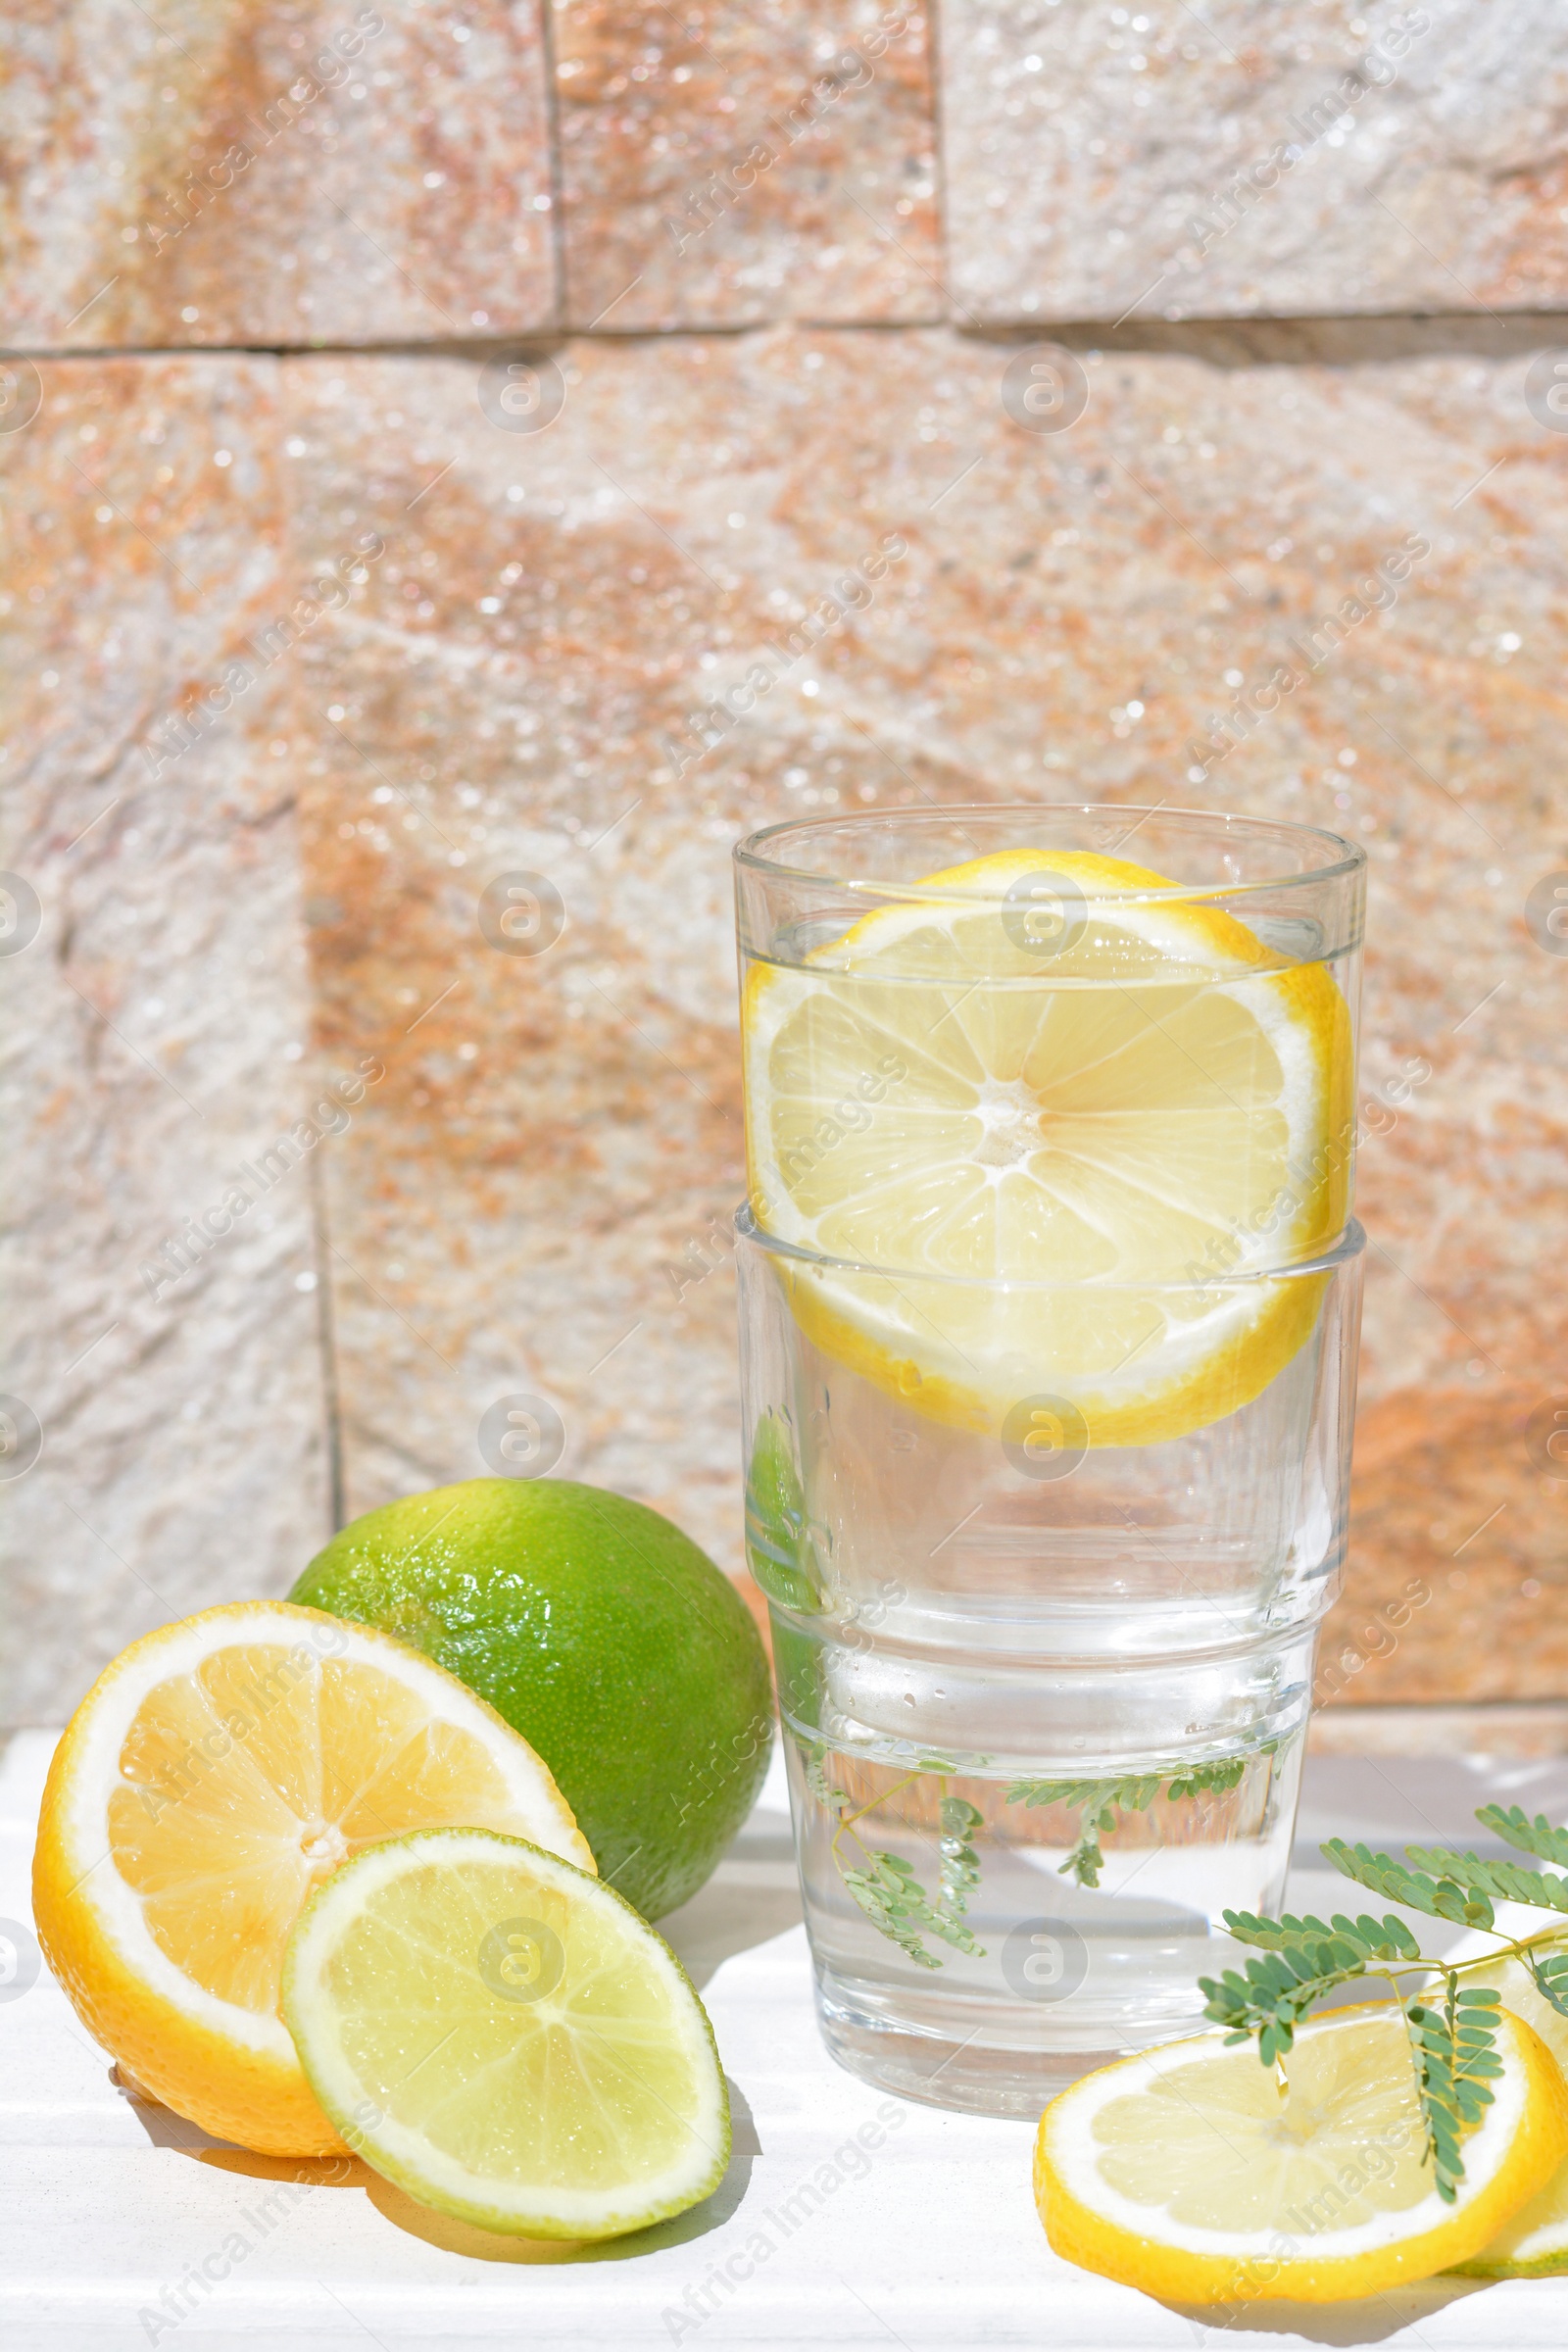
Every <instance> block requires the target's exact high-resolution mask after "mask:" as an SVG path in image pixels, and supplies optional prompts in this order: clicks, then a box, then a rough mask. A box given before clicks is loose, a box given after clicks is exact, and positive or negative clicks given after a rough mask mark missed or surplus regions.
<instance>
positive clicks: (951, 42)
mask: <svg viewBox="0 0 1568 2352" xmlns="http://www.w3.org/2000/svg"><path fill="white" fill-rule="evenodd" d="M942 53H943V77H944V87H943V123H944V154H945V171H946V176H947V186H948V225H949V234H950V239H951V270H952V281H953V288H954V297H955V300H956V303H958V304H959V305H960V307H961V309H962V310H963V311H965V312H967V313H972V314H974V315H976V316H978V317H979V318H981V319H1117V318H1120V317H1121V316H1122V315H1123V314H1125V313H1127V312H1129V311H1131V310H1133V309H1134V308H1135V307H1136V308H1137V309H1138V310H1139V311H1140V314H1141V315H1149V316H1153V317H1157V316H1159V315H1160V314H1164V315H1165V316H1168V317H1172V318H1194V317H1213V316H1221V315H1225V314H1228V313H1233V312H1269V311H1273V312H1287V313H1288V312H1313V311H1317V312H1329V313H1343V312H1356V311H1430V310H1439V311H1464V310H1485V309H1486V308H1488V307H1489V306H1495V307H1497V308H1499V309H1532V310H1540V309H1549V308H1551V307H1553V306H1554V305H1555V306H1560V305H1561V304H1562V303H1563V302H1564V300H1565V297H1568V227H1565V221H1568V208H1565V202H1564V200H1565V197H1568V167H1565V165H1564V162H1563V128H1564V123H1565V121H1568V21H1565V20H1564V18H1563V15H1562V12H1561V10H1560V9H1558V8H1555V7H1553V6H1552V5H1551V0H1510V5H1508V6H1506V7H1497V8H1474V7H1471V6H1469V5H1467V0H1430V5H1428V6H1425V7H1421V8H1402V9H1401V8H1397V7H1391V6H1386V5H1372V6H1367V7H1359V6H1357V5H1354V4H1353V0H1282V4H1281V5H1276V6H1273V7H1270V8H1267V9H1259V8H1257V7H1256V6H1254V5H1252V0H1215V4H1214V5H1213V6H1211V7H1208V8H1205V9H1202V10H1194V9H1190V8H1186V7H1184V6H1181V5H1179V0H1150V5H1149V6H1148V7H1147V9H1145V10H1142V11H1139V12H1136V13H1135V12H1132V11H1129V10H1128V9H1126V8H1121V7H1116V8H1112V7H1109V6H1107V5H1105V4H1104V0H1065V4H1058V0H953V4H952V5H951V6H949V7H948V8H947V9H946V10H945V11H944V14H943V28H942Z"/></svg>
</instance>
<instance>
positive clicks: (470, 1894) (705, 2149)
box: [283, 1830, 730, 2238]
mask: <svg viewBox="0 0 1568 2352" xmlns="http://www.w3.org/2000/svg"><path fill="white" fill-rule="evenodd" d="M283 2014H284V2016H285V2017H286V2018H287V2020H288V2023H289V2025H290V2027H291V2029H292V2031H293V2034H294V2038H295V2041H296V2042H297V2044H298V2046H299V2052H300V2056H301V2058H302V2059H303V2060H304V2062H305V2069H306V2072H307V2074H308V2075H309V2076H310V2079H311V2082H312V2084H313V2086H314V2088H315V2090H316V2092H317V2095H318V2097H319V2099H320V2102H321V2105H322V2106H323V2107H324V2108H325V2110H326V2112H327V2113H328V2115H330V2116H331V2118H332V2120H333V2122H334V2123H335V2124H336V2125H337V2127H338V2129H339V2131H341V2133H342V2135H343V2137H344V2139H345V2140H346V2142H347V2143H348V2145H349V2146H350V2147H353V2148H355V2149H357V2150H358V2151H359V2153H360V2154H361V2155H363V2156H364V2157H365V2158H366V2160H367V2162H368V2163H369V2164H372V2165H374V2166H375V2168H376V2170H377V2171H378V2172H381V2173H384V2174H385V2175H386V2176H387V2178H388V2179H389V2180H395V2181H396V2182H397V2183H398V2185H399V2186H400V2187H402V2188H405V2189H407V2190H408V2191H409V2193H410V2195H411V2196H414V2197H417V2199H418V2200H419V2201H420V2203H421V2204H425V2205H433V2206H435V2207H437V2208H438V2209H439V2210H440V2211H442V2212H444V2213H450V2214H454V2215H456V2216H457V2217H458V2218H459V2219H460V2220H463V2221H467V2222H472V2223H474V2224H475V2225H476V2226H477V2227H478V2228H480V2229H495V2230H514V2231H516V2232H517V2233H518V2234H520V2235H523V2236H527V2237H589V2238H596V2237H616V2236H620V2235H621V2234H623V2233H624V2232H625V2231H626V2230H629V2229H643V2228H644V2227H645V2226H646V2225H647V2224H648V2223H650V2222H658V2221H663V2220H665V2219H667V2218H668V2216H669V2215H671V2214H675V2213H683V2212H684V2211H685V2210H686V2208H687V2207H688V2206H689V2205H695V2204H696V2203H697V2202H698V2201H699V2199H700V2198H703V2197H706V2196H707V2195H708V2194H709V2193H710V2191H711V2190H712V2189H714V2188H716V2187H717V2185H718V2183H719V2181H720V2180H721V2179H722V2178H723V2174H724V2168H725V2166H726V2165H727V2163H728V2161H729V2147H730V2131H729V2100H728V2096H727V2094H726V2092H725V2088H724V2078H723V2076H722V2074H721V2073H720V2071H719V2064H718V2056H717V2053H716V2051H715V2049H714V2046H713V2035H712V2030H711V2027H710V2025H709V2022H708V2018H707V2015H706V2013H705V2012H704V2009H703V2005H702V2003H701V2002H700V2001H699V1999H698V1998H697V1995H696V1993H695V1992H694V1991H693V1989H692V1985H691V1982H690V1979H689V1978H688V1977H687V1975H686V1972H685V1970H684V1969H683V1968H682V1967H681V1965H680V1963H679V1961H678V1960H677V1959H676V1958H675V1955H674V1953H673V1952H672V1951H671V1950H670V1949H669V1946H668V1945H667V1944H666V1943H665V1942H664V1941H663V1939H662V1937H661V1936H657V1935H656V1934H655V1933H654V1930H653V1929H652V1928H651V1927H649V1926H648V1924H647V1922H646V1921H645V1920H643V1919H642V1918H640V1917H639V1915H638V1914H637V1913H636V1912H635V1911H634V1910H633V1909H632V1907H631V1905H630V1904H629V1903H628V1902H627V1901H626V1900H625V1898H624V1897H623V1896H622V1895H618V1894H616V1893H615V1892H614V1890H613V1887H607V1886H605V1885H604V1884H602V1882H601V1881H600V1880H598V1879H594V1878H589V1877H587V1876H585V1874H584V1873H583V1872H582V1871H580V1870H573V1869H572V1868H571V1866H570V1864H569V1863H565V1862H562V1861H558V1860H557V1859H556V1858H555V1857H554V1856H552V1855H550V1854H546V1853H543V1852H541V1851H540V1850H539V1849H538V1847H536V1846H532V1845H528V1844H524V1843H522V1842H520V1841H519V1840H517V1839H515V1838H497V1837H494V1836H492V1835H490V1834H489V1833H487V1832H485V1831H479V1830H426V1831H420V1832H418V1833H417V1834H416V1835H415V1836H413V1837H409V1838H395V1839H394V1840H392V1841H391V1842H390V1843H389V1844H385V1845H377V1846H374V1847H371V1848H370V1849H368V1851H367V1852H365V1853H362V1854H358V1855H356V1857H355V1858H354V1860H353V1861H352V1862H346V1863H345V1864H344V1865H343V1868H342V1869H341V1870H339V1871H336V1872H334V1873H333V1875H332V1877H331V1878H330V1879H328V1880H327V1882H326V1884H325V1886H324V1887H321V1888H320V1890H319V1893H317V1894H316V1895H315V1896H313V1898H312V1900H311V1902H310V1905H309V1906H308V1908H307V1909H306V1911H305V1912H304V1914H303V1915H302V1917H301V1919H300V1923H299V1926H298V1927H297V1928H296V1929H295V1931H294V1934H293V1936H292V1937H291V1939H290V1942H289V1952H288V1961H287V1965H286V1967H285V1970H284V1976H283Z"/></svg>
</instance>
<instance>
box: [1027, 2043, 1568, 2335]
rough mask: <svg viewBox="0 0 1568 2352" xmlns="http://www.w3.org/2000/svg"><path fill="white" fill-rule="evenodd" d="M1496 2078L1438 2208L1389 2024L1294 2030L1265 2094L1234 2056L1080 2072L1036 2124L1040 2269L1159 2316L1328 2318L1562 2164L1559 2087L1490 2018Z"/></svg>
mask: <svg viewBox="0 0 1568 2352" xmlns="http://www.w3.org/2000/svg"><path fill="white" fill-rule="evenodd" d="M1496 2049H1497V2055H1498V2056H1499V2058H1500V2059H1501V2061H1502V2072H1501V2074H1500V2076H1499V2077H1498V2078H1497V2079H1496V2080H1495V2082H1494V2083H1493V2085H1492V2088H1493V2092H1494V2101H1493V2104H1492V2105H1491V2106H1490V2107H1489V2108H1488V2109H1487V2110H1486V2112H1485V2115H1484V2117H1483V2120H1482V2122H1481V2123H1480V2124H1478V2125H1477V2126H1476V2128H1475V2129H1474V2131H1472V2132H1471V2133H1470V2134H1469V2136H1468V2137H1467V2138H1466V2140H1465V2142H1464V2167H1465V2172H1464V2179H1463V2180H1462V2181H1461V2182H1460V2183H1459V2187H1458V2190H1457V2193H1456V2196H1455V2200H1454V2202H1453V2203H1452V2204H1451V2205H1448V2204H1446V2203H1445V2202H1444V2200H1443V2199H1442V2198H1441V2197H1440V2196H1439V2194H1438V2190H1437V2183H1436V2176H1435V2175H1434V2173H1433V2171H1432V2169H1431V2168H1430V2166H1428V2165H1425V2164H1424V2163H1423V2162H1422V2151H1423V2148H1424V2145H1425V2132H1424V2130H1423V2126H1422V2121H1421V2115H1420V2109H1419V2105H1418V2102H1417V2099H1416V2094H1415V2086H1414V2077H1413V2074H1412V2070H1411V2061H1410V2052H1409V2044H1408V2042H1407V2040H1406V2036H1405V2029H1404V2024H1403V2020H1402V2018H1401V2017H1400V2015H1399V2014H1398V2013H1397V2011H1396V2010H1393V2009H1392V2008H1390V2007H1385V2006H1382V2005H1380V2004H1369V2005H1367V2006H1365V2007H1361V2008H1355V2009H1342V2010H1339V2011H1336V2012H1333V2013H1331V2014H1330V2015H1328V2016H1326V2017H1321V2018H1317V2019H1313V2020H1311V2021H1310V2022H1308V2023H1307V2024H1306V2025H1304V2026H1300V2027H1299V2028H1298V2029H1297V2034H1296V2046H1295V2048H1294V2049H1293V2050H1292V2052H1291V2054H1290V2058H1289V2060H1288V2062H1287V2064H1288V2069H1289V2088H1288V2090H1287V2091H1286V2092H1284V2093H1282V2092H1281V2090H1280V2088H1279V2086H1278V2083H1277V2082H1276V2079H1275V2075H1274V2072H1273V2070H1272V2069H1271V2068H1267V2067H1264V2066H1261V2065H1259V2063H1258V2058H1257V2052H1256V2050H1255V2048H1253V2047H1252V2045H1251V2044H1250V2043H1247V2044H1238V2045H1235V2046H1229V2047H1228V2046H1227V2044H1226V2040H1225V2036H1224V2035H1223V2034H1219V2033H1215V2034H1201V2035H1200V2036H1199V2037H1198V2038H1197V2039H1196V2040H1193V2041H1183V2042H1175V2043H1171V2044H1169V2045H1168V2046H1167V2047H1165V2048H1163V2049H1157V2050H1151V2051H1147V2052H1145V2053H1143V2054H1142V2055H1141V2056H1139V2057H1136V2058H1124V2059H1122V2060H1120V2061H1119V2062H1118V2063H1117V2064H1116V2065H1115V2066H1107V2067H1103V2068H1102V2069H1101V2070H1100V2072H1099V2073H1098V2074H1093V2075H1087V2076H1086V2077H1085V2078H1084V2080H1083V2081H1082V2082H1075V2083H1074V2084H1073V2086H1072V2088H1071V2089H1070V2090H1065V2091H1063V2092H1062V2093H1061V2095H1060V2096H1059V2098H1056V2099H1054V2100H1053V2101H1052V2103H1051V2105H1050V2106H1049V2107H1048V2108H1047V2109H1046V2112H1045V2114H1044V2115H1043V2116H1042V2118H1041V2121H1040V2135H1039V2139H1038V2141H1037V2143H1036V2148H1035V2199H1036V2203H1037V2204H1038V2205H1039V2208H1040V2214H1041V2218H1042V2220H1043V2221H1044V2223H1045V2226H1046V2234H1047V2236H1048V2237H1049V2238H1050V2240H1051V2242H1052V2244H1053V2246H1054V2248H1055V2250H1056V2252H1057V2253H1058V2254H1063V2255H1065V2256H1066V2257H1067V2259H1068V2260H1069V2261H1071V2262H1077V2263H1081V2264H1082V2265H1083V2267H1084V2269H1085V2270H1090V2271H1099V2272H1100V2273H1102V2274H1103V2276H1104V2277H1105V2278H1115V2279H1119V2280H1120V2281H1121V2282H1122V2283H1123V2284H1124V2285H1127V2286H1138V2287H1142V2288H1143V2289H1144V2291H1145V2292H1146V2293H1148V2294H1152V2295H1159V2296H1165V2297H1169V2298H1172V2299H1174V2300H1176V2301H1178V2302H1188V2303H1210V2302H1220V2303H1223V2302H1233V2301H1248V2300H1250V2299H1252V2298H1254V2297H1261V2296H1285V2297H1288V2298H1291V2299H1294V2300H1298V2301H1301V2302H1308V2303H1333V2302H1338V2301H1340V2300H1342V2299H1343V2298H1345V2297H1348V2296H1354V2295H1367V2294H1372V2293H1375V2292H1377V2291H1378V2290H1380V2289H1381V2288H1384V2287H1388V2286H1394V2285H1397V2284H1398V2283H1399V2282H1400V2281H1401V2280H1406V2279H1413V2278H1429V2277H1431V2276H1432V2274H1433V2273H1434V2272H1436V2271H1441V2270H1446V2269H1448V2268H1451V2267H1452V2266H1453V2265H1454V2264H1456V2263H1460V2262H1463V2261H1465V2260H1466V2259H1467V2258H1468V2257H1469V2256H1470V2255H1472V2254H1474V2253H1476V2252H1477V2251H1478V2250H1479V2249H1480V2248H1481V2247H1482V2246H1484V2245H1485V2244H1486V2243H1487V2242H1488V2240H1489V2239H1490V2238H1491V2237H1493V2236H1494V2235H1495V2232H1496V2230H1497V2229H1499V2228H1500V2227H1501V2225H1502V2224H1503V2223H1504V2222H1505V2221H1506V2220H1507V2218H1508V2216H1509V2215H1510V2214H1512V2213H1515V2212H1516V2211H1517V2210H1518V2208H1519V2207H1520V2206H1521V2205H1523V2204H1524V2203H1525V2202H1526V2200H1527V2199H1528V2198H1530V2197H1531V2196H1533V2195H1534V2194H1535V2193H1536V2191H1537V2190H1538V2189H1539V2188H1540V2187H1541V2186H1542V2185H1543V2183H1544V2181H1545V2180H1548V2179H1549V2178H1550V2176H1551V2175H1552V2173H1553V2172H1554V2171H1555V2169H1556V2168H1557V2166H1558V2165H1559V2164H1560V2163H1561V2162H1562V2160H1563V2157H1564V2156H1565V2155H1568V2088H1565V2086H1564V2083H1563V2079H1562V2076H1561V2075H1560V2073H1559V2072H1558V2070H1557V2065H1556V2061H1555V2060H1554V2059H1553V2058H1552V2056H1551V2055H1550V2053H1549V2051H1548V2050H1547V2049H1546V2048H1545V2047H1544V2044H1543V2043H1542V2042H1541V2041H1540V2040H1539V2039H1538V2038H1537V2036H1536V2035H1535V2034H1533V2033H1532V2032H1531V2030H1530V2028H1529V2027H1528V2026H1526V2025H1524V2024H1522V2023H1521V2022H1520V2020H1519V2019H1518V2018H1516V2017H1513V2016H1511V2015H1510V2014H1509V2013H1508V2012H1507V2011H1506V2010H1504V2011H1503V2012H1502V2013H1501V2025H1500V2027H1499V2030H1498V2033H1497V2037H1496Z"/></svg>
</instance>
